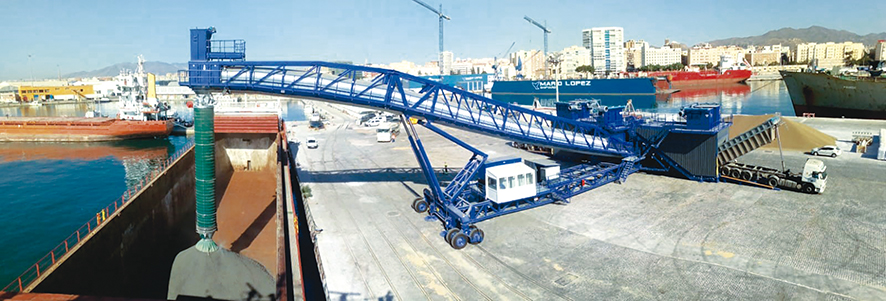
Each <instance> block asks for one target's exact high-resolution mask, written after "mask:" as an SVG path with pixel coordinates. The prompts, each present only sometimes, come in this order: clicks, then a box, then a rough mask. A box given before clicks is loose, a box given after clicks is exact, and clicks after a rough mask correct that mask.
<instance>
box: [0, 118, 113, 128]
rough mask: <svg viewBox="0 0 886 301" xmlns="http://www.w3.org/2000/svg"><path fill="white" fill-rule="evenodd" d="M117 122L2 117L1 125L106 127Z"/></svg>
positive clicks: (105, 119) (94, 119) (89, 119)
mask: <svg viewBox="0 0 886 301" xmlns="http://www.w3.org/2000/svg"><path fill="white" fill-rule="evenodd" d="M115 120H117V119H115V118H107V117H93V118H87V117H0V125H19V124H28V125H65V126H75V125H105V124H109V123H112V122H113V121H115Z"/></svg>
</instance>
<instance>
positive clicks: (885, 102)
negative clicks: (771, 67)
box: [781, 71, 886, 119]
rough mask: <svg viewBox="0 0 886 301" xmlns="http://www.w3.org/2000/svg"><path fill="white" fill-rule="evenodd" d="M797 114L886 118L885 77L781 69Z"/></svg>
mask: <svg viewBox="0 0 886 301" xmlns="http://www.w3.org/2000/svg"><path fill="white" fill-rule="evenodd" d="M781 76H782V77H783V78H784V83H785V85H786V86H787V88H788V93H789V94H790V95H791V102H792V104H793V105H794V112H795V113H796V114H797V116H804V115H810V114H814V116H816V117H849V118H866V119H886V78H882V77H856V76H852V77H848V76H832V75H829V74H826V73H810V72H790V71H781Z"/></svg>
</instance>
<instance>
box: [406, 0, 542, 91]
mask: <svg viewBox="0 0 886 301" xmlns="http://www.w3.org/2000/svg"><path fill="white" fill-rule="evenodd" d="M415 1H418V0H415ZM523 19H524V20H526V21H529V23H532V25H535V26H538V28H541V30H542V31H544V33H545V52H544V56H545V74H546V75H547V74H548V61H547V57H548V34H549V33H551V30H550V29H548V27H547V26H545V25H541V23H538V22H535V20H533V19H532V18H530V17H529V16H523ZM545 23H547V22H545Z"/></svg>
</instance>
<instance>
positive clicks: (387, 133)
mask: <svg viewBox="0 0 886 301" xmlns="http://www.w3.org/2000/svg"><path fill="white" fill-rule="evenodd" d="M399 133H400V125H399V124H396V123H390V122H387V123H383V124H381V125H379V126H378V129H376V130H375V138H376V139H375V140H376V141H377V142H394V138H395V137H397V134H399Z"/></svg>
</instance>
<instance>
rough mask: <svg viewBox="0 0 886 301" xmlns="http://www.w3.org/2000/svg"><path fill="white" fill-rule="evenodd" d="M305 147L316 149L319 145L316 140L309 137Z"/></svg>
mask: <svg viewBox="0 0 886 301" xmlns="http://www.w3.org/2000/svg"><path fill="white" fill-rule="evenodd" d="M305 145H306V146H307V147H308V148H317V147H318V146H320V144H319V143H317V138H313V137H309V138H308V141H307V142H306V143H305Z"/></svg>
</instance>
